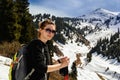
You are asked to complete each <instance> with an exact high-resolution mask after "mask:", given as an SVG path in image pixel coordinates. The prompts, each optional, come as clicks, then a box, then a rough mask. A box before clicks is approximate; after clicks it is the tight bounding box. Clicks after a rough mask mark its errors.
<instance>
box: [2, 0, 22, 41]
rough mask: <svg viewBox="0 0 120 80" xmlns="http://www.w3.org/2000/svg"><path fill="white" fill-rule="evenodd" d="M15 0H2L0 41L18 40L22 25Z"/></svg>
mask: <svg viewBox="0 0 120 80" xmlns="http://www.w3.org/2000/svg"><path fill="white" fill-rule="evenodd" d="M17 18H18V16H17V14H16V7H15V6H14V1H13V0H0V41H13V40H18V39H19V37H20V31H21V26H20V25H18V24H17V22H18V20H17Z"/></svg>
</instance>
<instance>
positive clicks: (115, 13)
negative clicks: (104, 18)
mask: <svg viewBox="0 0 120 80" xmlns="http://www.w3.org/2000/svg"><path fill="white" fill-rule="evenodd" d="M91 13H94V14H111V15H118V12H112V11H109V10H107V9H103V8H97V9H96V10H94V11H93V12H91Z"/></svg>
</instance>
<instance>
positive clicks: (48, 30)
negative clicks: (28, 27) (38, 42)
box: [40, 24, 56, 40]
mask: <svg viewBox="0 0 120 80" xmlns="http://www.w3.org/2000/svg"><path fill="white" fill-rule="evenodd" d="M55 32H56V28H55V25H53V24H48V25H46V26H45V27H44V29H40V33H41V35H40V37H41V38H43V39H44V40H51V39H52V38H53V36H54V35H55Z"/></svg>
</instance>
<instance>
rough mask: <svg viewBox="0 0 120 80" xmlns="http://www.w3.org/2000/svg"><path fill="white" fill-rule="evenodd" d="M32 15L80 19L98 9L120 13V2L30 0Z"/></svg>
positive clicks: (119, 0)
mask: <svg viewBox="0 0 120 80" xmlns="http://www.w3.org/2000/svg"><path fill="white" fill-rule="evenodd" d="M29 3H30V5H29V10H30V13H31V14H33V15H34V14H39V13H48V14H52V15H55V16H61V17H78V16H81V15H84V14H86V13H89V12H91V11H93V10H95V9H97V8H104V9H107V10H110V11H113V12H120V0H29Z"/></svg>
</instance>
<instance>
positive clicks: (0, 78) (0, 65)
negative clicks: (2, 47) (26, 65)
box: [0, 56, 12, 80]
mask: <svg viewBox="0 0 120 80" xmlns="http://www.w3.org/2000/svg"><path fill="white" fill-rule="evenodd" d="M11 61H12V60H11V59H10V58H7V57H3V56H0V80H8V73H9V68H10V67H9V66H10V63H11Z"/></svg>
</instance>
